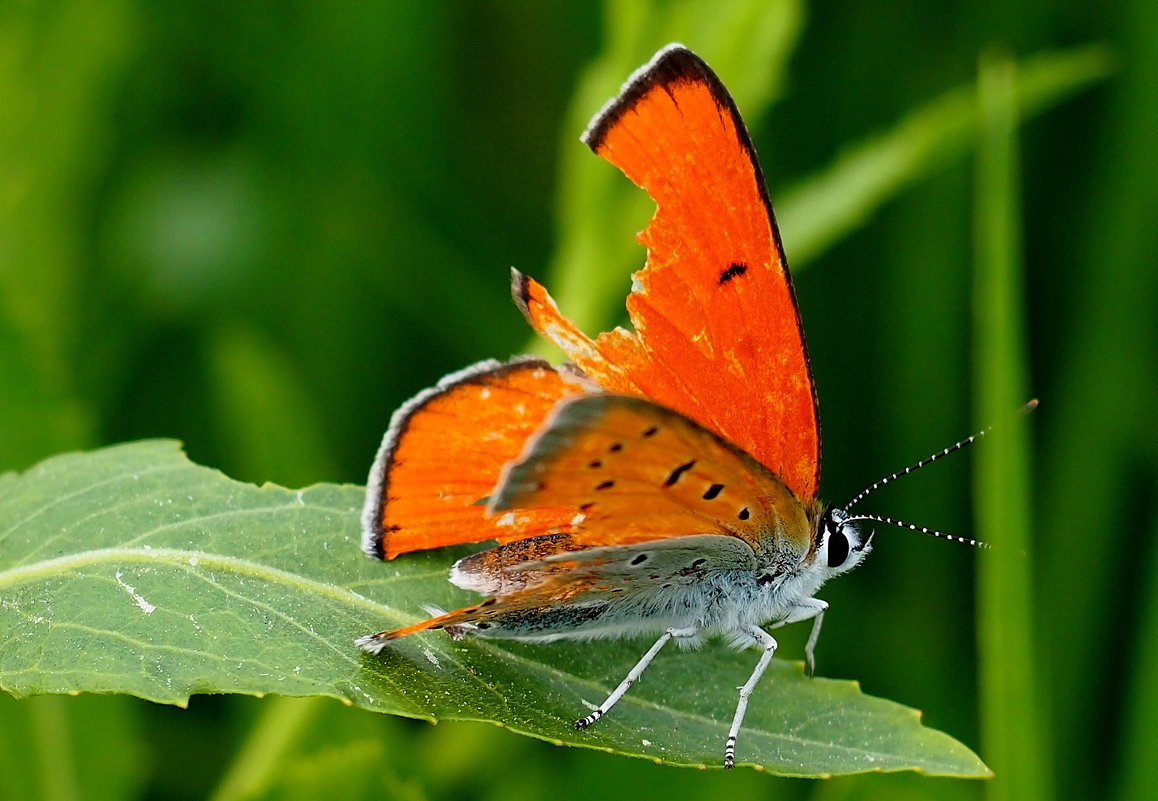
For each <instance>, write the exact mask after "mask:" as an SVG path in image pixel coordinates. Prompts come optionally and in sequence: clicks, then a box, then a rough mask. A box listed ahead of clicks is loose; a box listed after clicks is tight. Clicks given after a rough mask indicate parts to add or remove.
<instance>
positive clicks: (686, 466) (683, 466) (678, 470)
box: [663, 459, 696, 487]
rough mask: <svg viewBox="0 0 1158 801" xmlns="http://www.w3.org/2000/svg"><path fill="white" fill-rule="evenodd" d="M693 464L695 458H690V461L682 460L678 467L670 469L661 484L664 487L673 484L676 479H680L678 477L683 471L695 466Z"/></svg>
mask: <svg viewBox="0 0 1158 801" xmlns="http://www.w3.org/2000/svg"><path fill="white" fill-rule="evenodd" d="M695 464H696V460H695V459H692V460H691V461H690V462H684V463H683V464H681V465H680V466H679V467H677V468H676V469H675V470H672V471H671V474H670V475H669V476H668V477H667V480H666V481H664V482H663V485H664V486H665V487H670V486H673V485H674V484H675V483H676V482H677V481H679V480H680V477H681V476H682V475H683V474H684V473H686V472H687V471H689V470H691V469H692V468H693V467H695Z"/></svg>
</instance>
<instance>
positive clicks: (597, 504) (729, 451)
mask: <svg viewBox="0 0 1158 801" xmlns="http://www.w3.org/2000/svg"><path fill="white" fill-rule="evenodd" d="M515 509H518V510H537V509H554V510H558V509H569V510H571V511H572V512H573V514H574V515H575V516H574V517H573V519H572V523H573V527H572V528H571V530H570V537H569V539H568V542H567V546H566V547H567V549H569V550H570V549H574V548H575V547H576V546H582V545H587V546H607V545H627V544H633V543H640V542H647V541H651V540H658V539H667V538H671V537H683V536H693V535H697V534H725V535H729V536H733V537H737V538H739V539H741V540H743V541H744V542H746V543H748V545H749V546H750V547H751V548H752V550H753V551H755V552H756V553H757V554H762V553H768V552H770V551H772V550H776V551H777V552H783V551H784V550H785V548H788V549H789V550H793V551H795V552H796V553H797V554H799V555H803V554H804V553H806V552H807V551H808V550H809V549H810V548H811V547H812V536H811V532H812V529H813V526H812V524H811V521H810V519H809V514H810V509H811V506H810V508H809V509H806V508H805V507H804V506H802V505H801V504H800V503H799V501H797V499H796V498H795V497H794V496H793V495H792V493H791V492H790V491H789V490H788V488H787V487H785V486H784V484H783V483H782V482H781V481H780V480H779V479H778V478H776V476H774V475H772V473H770V472H769V471H768V470H767V468H765V467H763V466H762V465H760V464H759V463H757V462H756V461H755V460H754V459H753V458H752V457H750V456H748V455H747V454H745V453H743V452H742V451H740V450H739V449H737V448H735V447H734V446H732V445H730V444H728V443H727V442H725V441H723V440H722V439H720V438H719V437H718V436H716V435H715V434H713V433H711V432H710V431H708V430H706V429H704V428H701V427H700V426H698V425H696V424H695V423H694V422H692V421H690V420H688V419H687V418H685V417H683V416H681V415H679V414H676V413H674V412H671V411H669V410H667V409H664V408H662V407H660V406H657V405H655V404H653V403H650V402H649V401H646V400H643V399H641V398H636V397H631V396H626V395H609V394H602V395H583V396H580V397H576V398H572V399H568V400H565V401H562V402H560V403H559V405H558V406H556V408H555V410H554V411H553V412H552V413H551V415H550V417H549V418H548V420H547V422H546V423H545V424H544V426H543V428H542V429H540V431H539V432H538V433H536V434H535V435H534V436H533V437H532V438H531V440H530V441H529V442H528V443H527V446H526V448H525V450H524V452H523V455H522V456H520V457H519V459H518V460H516V461H514V462H511V463H510V464H508V465H507V467H505V468H504V469H503V473H502V478H501V479H500V480H499V485H498V487H496V489H495V493H494V495H493V496H492V497H491V501H490V510H491V512H492V513H496V514H497V513H502V512H504V511H507V510H515Z"/></svg>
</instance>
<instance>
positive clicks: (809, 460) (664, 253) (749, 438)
mask: <svg viewBox="0 0 1158 801" xmlns="http://www.w3.org/2000/svg"><path fill="white" fill-rule="evenodd" d="M583 141H584V142H585V143H586V144H587V145H589V146H590V147H591V149H592V150H594V151H595V153H597V154H598V155H600V156H602V157H603V158H605V159H607V160H608V161H610V162H611V163H612V164H614V165H616V166H617V167H619V168H620V169H621V170H622V171H623V172H624V173H625V174H626V175H627V176H628V177H629V178H630V179H631V180H632V181H634V182H635V183H636V184H638V185H639V186H641V187H643V188H644V189H646V190H647V192H648V193H649V194H650V195H651V197H652V198H653V199H654V200H655V201H656V204H657V207H658V208H657V211H656V213H655V216H654V217H653V218H652V220H651V223H650V224H649V225H648V227H647V229H646V230H645V231H644V232H643V233H642V234H640V236H639V240H640V242H641V243H642V244H643V245H644V246H645V247H646V248H647V249H648V258H647V266H646V267H645V268H644V269H643V270H642V271H640V272H638V273H636V274H635V284H634V289H633V291H632V293H631V295H630V296H629V297H628V300H627V308H628V312H629V315H630V318H631V322H632V324H633V326H634V328H635V331H634V332H629V331H625V330H623V329H617V330H615V331H612V332H610V333H606V334H601V335H600V336H599V337H597V338H596V339H595V340H591V339H590V338H588V337H586V336H585V335H583V334H582V332H580V331H579V330H578V329H576V328H575V326H574V325H573V324H572V323H571V322H570V321H569V320H567V319H566V318H565V317H563V316H562V315H561V314H560V313H559V311H558V309H557V308H556V307H555V305H554V303H553V302H552V301H551V299H550V297H549V296H548V295H547V293H546V291H545V290H544V289H543V288H542V287H541V286H540V285H538V284H536V283H535V282H534V281H531V280H529V279H525V278H523V277H522V276H516V281H515V298H516V302H517V303H518V304H519V305H520V307H521V308H522V309H523V311H524V313H525V314H526V316H527V318H528V319H529V320H530V322H531V324H532V325H533V326H534V327H535V328H536V329H537V330H539V331H540V332H541V333H543V334H544V335H545V336H547V337H549V338H551V339H552V340H554V341H555V342H556V343H557V344H558V345H559V346H560V347H561V348H562V349H563V350H564V352H566V353H567V356H568V358H569V359H571V360H572V361H573V362H575V363H576V364H577V365H578V366H579V367H580V368H581V369H582V370H583V371H584V372H586V373H587V374H588V375H590V376H591V377H592V378H593V379H595V380H596V381H597V382H599V383H600V384H601V385H603V387H604V388H605V389H607V390H610V391H613V392H622V393H628V394H636V395H642V396H643V397H647V398H650V399H651V400H654V401H656V402H657V403H660V404H662V405H664V406H667V407H670V408H672V409H675V410H676V411H679V412H680V413H682V414H684V415H686V416H688V417H690V418H691V419H693V420H695V421H696V422H698V423H700V424H701V425H703V426H705V427H707V428H709V429H710V430H712V431H714V432H715V433H717V434H719V435H720V436H722V437H723V438H725V439H726V440H728V441H730V442H733V443H735V444H736V445H738V446H739V447H741V448H742V449H743V450H745V451H746V452H748V453H750V454H751V455H752V456H753V457H755V458H756V459H757V460H758V461H760V462H761V463H762V464H764V465H765V466H766V467H768V468H769V469H770V470H771V471H772V472H773V473H775V474H776V475H778V476H780V477H781V478H782V479H783V480H784V482H785V483H786V484H787V485H788V486H789V487H790V488H791V489H792V490H793V492H795V493H796V495H797V497H799V498H802V499H805V500H811V499H813V498H815V496H816V490H817V484H818V480H819V430H818V425H817V413H816V399H815V394H814V389H813V382H812V374H811V370H810V367H809V363H808V356H807V353H806V351H805V346H804V337H803V333H802V331H801V327H800V319H799V313H798V311H797V307H796V299H795V297H794V293H793V289H792V283H791V280H790V278H789V275H788V270H787V264H786V262H785V259H784V254H783V249H782V247H781V243H780V236H779V233H778V231H777V229H776V224H775V221H774V219H773V215H772V208H771V205H770V203H769V199H768V194H767V190H766V188H765V184H764V178H763V174H762V172H761V170H760V166H759V163H758V161H757V159H756V153H755V150H754V149H753V147H752V142H751V139H750V138H749V136H748V133H747V130H746V129H745V127H744V123H743V121H742V120H741V118H740V114H739V112H738V111H737V109H736V106H735V103H734V102H733V100H732V98H731V97H730V96H729V94H728V92H727V90H726V89H725V88H724V86H723V84H721V83H720V80H719V79H718V78H717V77H716V76H715V74H714V73H713V72H712V71H711V70H710V69H709V68H708V67H707V65H706V64H704V62H703V61H701V60H700V59H699V57H698V56H696V55H695V54H693V53H692V52H690V51H689V50H687V49H685V48H683V47H680V46H672V47H669V48H665V49H664V50H662V51H661V52H660V53H659V54H657V56H656V58H655V59H654V60H653V61H652V62H651V63H650V64H648V65H647V66H646V67H644V68H643V69H642V70H640V71H639V72H638V73H636V75H634V76H633V77H632V78H631V80H630V81H629V82H628V83H627V84H626V85H625V87H624V88H623V90H622V92H621V93H620V95H619V96H618V97H617V98H616V99H615V100H613V101H612V102H611V103H610V104H608V106H607V107H606V108H604V109H603V111H601V112H600V114H599V115H598V116H596V118H595V119H594V121H593V122H592V123H591V126H590V127H589V128H588V130H587V132H586V133H585V134H584V136H583Z"/></svg>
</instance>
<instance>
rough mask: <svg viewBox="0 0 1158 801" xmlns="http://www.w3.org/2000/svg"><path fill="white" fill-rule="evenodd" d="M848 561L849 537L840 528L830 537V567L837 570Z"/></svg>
mask: <svg viewBox="0 0 1158 801" xmlns="http://www.w3.org/2000/svg"><path fill="white" fill-rule="evenodd" d="M846 559H848V537H846V536H844V532H843V531H841V530H840V529H839V528H837V529H835V530H833V532H832V533H831V534H829V535H828V566H829V567H830V568H837V567H840V566H841V565H843V564H844V560H846Z"/></svg>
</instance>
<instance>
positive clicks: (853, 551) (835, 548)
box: [815, 507, 873, 577]
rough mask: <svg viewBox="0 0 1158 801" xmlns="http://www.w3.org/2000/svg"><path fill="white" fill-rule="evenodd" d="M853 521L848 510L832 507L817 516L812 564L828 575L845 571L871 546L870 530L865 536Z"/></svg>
mask: <svg viewBox="0 0 1158 801" xmlns="http://www.w3.org/2000/svg"><path fill="white" fill-rule="evenodd" d="M856 523H857V521H856V520H854V519H852V518H851V516H850V515H849V513H848V512H846V511H845V510H843V509H838V508H835V507H834V508H832V509H828V510H826V511H825V512H824V514H822V515H821V516H820V522H819V525H818V526H817V536H818V537H819V538H820V542H819V547H818V548H817V552H816V560H815V564H816V565H817V566H818V567H820V568H821V569H823V570H825V571H826V574H827V576H829V577H831V576H838V575H840V574H841V573H847V572H848V571H849V570H852V569H853V568H854V567H856V566H857V565H859V564H860V563H861V562H862V561H863V560H864V558H865V557H866V556H868V553H869V551H871V550H872V549H873V546H872V534H871V533H870V534H869V535H868V536H867V537H866V536H864V535H863V534H862V532H861V531H860V529H859V528H857V525H856Z"/></svg>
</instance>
